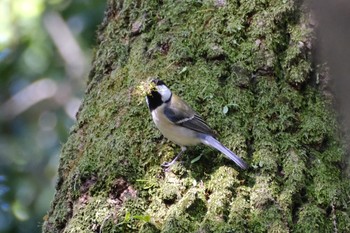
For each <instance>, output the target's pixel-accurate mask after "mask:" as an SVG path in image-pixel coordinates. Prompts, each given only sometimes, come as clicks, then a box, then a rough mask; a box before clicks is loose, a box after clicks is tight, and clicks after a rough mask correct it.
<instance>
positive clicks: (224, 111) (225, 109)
mask: <svg viewBox="0 0 350 233" xmlns="http://www.w3.org/2000/svg"><path fill="white" fill-rule="evenodd" d="M222 113H223V114H227V113H228V107H227V105H226V106H224V108H223V109H222Z"/></svg>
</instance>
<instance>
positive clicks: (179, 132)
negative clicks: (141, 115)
mask: <svg viewBox="0 0 350 233" xmlns="http://www.w3.org/2000/svg"><path fill="white" fill-rule="evenodd" d="M160 111H163V109H162V108H158V109H156V110H154V111H152V118H153V121H154V123H155V124H156V126H157V128H158V129H159V130H160V132H161V133H162V134H163V135H164V137H166V138H168V139H169V140H170V141H172V142H174V143H176V144H178V145H180V146H190V145H196V144H198V143H200V142H201V141H200V139H198V137H197V133H196V132H195V131H193V130H191V129H188V128H185V127H182V126H179V125H175V124H174V123H172V122H171V121H170V120H169V119H168V118H167V117H166V116H165V115H164V114H160V113H161V112H160Z"/></svg>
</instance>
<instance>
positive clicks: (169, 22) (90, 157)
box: [43, 0, 350, 232]
mask: <svg viewBox="0 0 350 233" xmlns="http://www.w3.org/2000/svg"><path fill="white" fill-rule="evenodd" d="M299 4H300V3H299V2H298V1H297V2H295V1H267V0H266V1H261V0H257V1H246V0H244V1H231V2H229V1H204V2H200V1H191V0H186V1H180V2H175V1H162V2H161V3H160V2H158V1H153V0H152V1H141V2H140V1H130V0H128V1H116V0H110V1H109V6H108V9H107V11H106V19H105V21H104V23H103V24H102V26H101V28H100V30H99V32H98V38H99V44H98V48H97V49H96V51H95V58H94V62H93V69H92V71H91V73H90V76H89V82H88V87H87V90H86V95H85V97H84V101H83V104H82V106H81V108H80V111H79V113H78V119H77V123H76V125H75V126H74V127H73V129H72V131H71V134H70V137H69V139H68V141H67V142H66V143H65V145H64V146H63V149H62V152H61V161H60V168H59V178H58V184H57V187H56V188H57V193H56V196H55V199H54V201H53V203H52V208H51V210H50V212H49V214H48V218H47V221H46V222H45V224H44V227H43V231H44V232H89V231H99V230H100V229H101V228H102V230H103V232H138V231H140V232H290V231H295V232H328V230H329V231H331V230H332V229H333V227H334V222H336V226H337V228H338V231H339V232H347V231H349V228H350V224H349V223H350V221H349V211H348V210H347V208H346V207H347V206H348V204H349V199H348V196H349V194H348V190H349V189H348V187H349V184H348V182H345V181H344V179H343V178H342V175H341V172H340V170H339V163H340V162H341V159H342V157H343V156H344V151H343V150H342V147H341V145H340V142H339V138H338V133H337V127H336V121H335V117H334V115H333V114H332V113H331V110H329V107H328V105H327V101H326V100H325V99H324V97H323V96H321V95H320V94H319V90H318V87H317V85H315V83H313V80H312V79H311V78H310V77H311V74H310V71H311V67H312V64H311V61H310V48H309V45H310V43H311V40H310V38H311V37H312V36H311V35H312V34H311V32H310V30H309V29H308V27H307V25H305V24H304V23H303V22H304V21H305V20H306V19H307V15H306V14H304V13H302V6H300V5H299ZM149 77H159V78H161V79H163V80H164V81H165V82H166V83H167V84H168V85H169V87H170V88H171V89H172V90H174V92H175V93H176V94H178V95H180V96H181V97H183V99H184V100H186V101H187V102H188V103H189V104H190V105H191V106H193V108H194V109H195V110H196V111H197V112H199V113H200V114H201V115H202V116H203V118H204V119H206V121H207V122H208V123H209V124H210V125H211V126H212V127H213V128H214V129H215V130H216V131H217V132H218V134H219V135H220V136H219V140H220V141H221V142H222V143H223V144H224V145H226V146H227V147H228V148H230V149H232V150H233V151H235V152H236V153H237V154H238V155H239V156H241V157H242V158H244V160H245V161H247V162H248V164H250V168H249V170H247V171H242V170H239V169H238V168H237V167H236V166H235V165H234V164H233V162H231V161H229V160H227V159H226V158H225V157H224V156H223V155H220V153H218V152H216V151H214V150H212V149H210V148H207V147H204V146H197V147H194V148H191V149H189V150H188V151H186V153H185V156H184V157H183V159H182V161H183V162H182V163H178V164H176V165H175V166H174V167H173V168H172V170H171V171H169V172H164V171H163V170H162V169H161V168H160V166H159V165H160V164H161V163H162V162H164V161H169V160H170V159H171V158H172V157H174V155H175V154H176V153H177V152H178V151H179V147H177V146H175V145H173V144H172V143H169V142H168V141H167V140H165V139H163V138H162V136H161V135H160V133H159V132H158V131H157V130H156V129H155V127H154V125H153V123H152V121H151V117H150V115H149V112H148V109H147V107H146V104H145V103H144V96H139V95H138V94H137V91H136V90H137V86H138V85H139V84H140V82H142V81H145V80H146V79H148V78H149ZM198 156H200V160H199V161H196V162H194V163H191V161H192V160H193V159H194V158H196V157H198ZM332 206H333V207H332ZM148 219H149V221H148ZM146 220H147V221H146Z"/></svg>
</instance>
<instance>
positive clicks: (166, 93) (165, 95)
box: [157, 85, 171, 102]
mask: <svg viewBox="0 0 350 233" xmlns="http://www.w3.org/2000/svg"><path fill="white" fill-rule="evenodd" d="M157 90H158V92H159V94H160V95H161V96H162V101H163V102H167V101H168V100H169V99H170V97H171V91H170V89H169V88H167V87H166V86H165V85H159V86H157Z"/></svg>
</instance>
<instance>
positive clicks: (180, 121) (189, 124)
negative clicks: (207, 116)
mask: <svg viewBox="0 0 350 233" xmlns="http://www.w3.org/2000/svg"><path fill="white" fill-rule="evenodd" d="M173 98H176V99H175V100H176V104H171V105H168V106H166V107H165V108H164V114H165V116H166V117H167V118H168V119H169V120H170V121H171V122H172V123H174V124H176V125H179V126H182V127H185V128H188V129H191V130H194V131H196V132H199V133H204V134H208V135H212V136H215V133H214V132H213V131H212V130H211V129H210V127H209V126H208V125H207V123H205V121H204V120H203V119H202V118H201V117H200V116H199V115H198V114H197V113H196V112H195V111H194V110H193V109H192V108H191V107H189V106H188V105H187V104H186V103H185V102H184V101H182V100H181V99H180V98H179V97H177V96H173ZM170 106H174V107H170Z"/></svg>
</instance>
